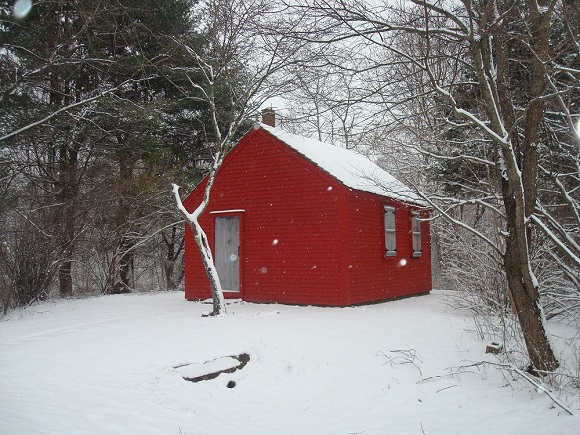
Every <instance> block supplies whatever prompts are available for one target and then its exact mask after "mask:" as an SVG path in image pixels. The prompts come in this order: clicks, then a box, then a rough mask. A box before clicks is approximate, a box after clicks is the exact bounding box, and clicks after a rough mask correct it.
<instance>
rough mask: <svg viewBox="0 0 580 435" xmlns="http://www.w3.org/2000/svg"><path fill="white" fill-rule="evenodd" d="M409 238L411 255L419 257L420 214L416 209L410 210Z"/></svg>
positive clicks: (421, 249)
mask: <svg viewBox="0 0 580 435" xmlns="http://www.w3.org/2000/svg"><path fill="white" fill-rule="evenodd" d="M411 238H412V244H413V257H420V256H421V255H422V254H423V246H422V244H421V215H420V213H419V212H418V211H412V212H411Z"/></svg>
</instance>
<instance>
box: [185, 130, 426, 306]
mask: <svg viewBox="0 0 580 435" xmlns="http://www.w3.org/2000/svg"><path fill="white" fill-rule="evenodd" d="M203 187H204V185H200V186H199V187H198V188H197V189H196V190H194V192H193V193H192V194H191V195H190V196H189V197H188V198H187V199H186V201H185V205H186V207H187V208H188V210H190V211H191V210H192V209H194V208H195V206H197V204H199V201H200V200H201V197H202V195H203ZM384 205H394V206H395V207H396V208H397V211H396V218H397V256H396V257H385V255H384V250H385V245H384V244H385V242H384V232H383V231H384V224H383V213H384ZM232 210H244V211H235V212H232ZM219 211H229V212H225V213H220V212H219ZM216 212H217V213H216ZM232 215H236V216H239V218H240V240H241V243H240V260H241V261H240V293H239V294H237V293H234V294H226V297H228V296H229V297H242V298H243V299H244V300H247V301H252V302H280V303H293V304H312V305H329V306H347V305H352V304H357V303H364V302H371V301H378V300H384V299H389V298H394V297H399V296H406V295H411V294H418V293H425V292H428V291H430V290H431V262H430V246H429V229H428V224H427V223H426V222H423V223H422V224H421V225H422V244H423V255H422V256H421V257H420V258H416V259H415V258H412V252H411V251H412V239H411V233H410V230H411V208H409V207H406V206H404V205H403V204H399V203H396V202H394V201H392V200H390V199H387V198H383V197H380V196H377V195H373V194H370V193H364V192H359V191H352V190H350V189H348V188H346V187H345V186H344V185H342V184H341V183H340V182H338V181H337V180H336V179H334V178H333V177H331V176H330V175H328V174H327V173H325V172H324V171H322V170H320V169H319V168H318V167H316V166H315V165H313V164H312V163H311V162H310V161H308V160H307V159H305V158H304V157H302V156H301V155H299V154H297V153H296V152H294V151H293V150H291V149H290V148H288V147H287V146H286V145H284V144H283V143H281V142H279V141H278V139H276V138H275V137H273V136H271V135H270V134H269V133H267V132H265V131H264V130H262V129H253V130H251V131H250V132H249V133H248V134H247V135H246V136H245V137H244V138H243V139H242V140H241V142H240V143H239V144H238V145H237V146H236V147H235V148H234V150H232V151H231V152H230V154H229V155H228V156H227V157H226V160H225V161H224V164H223V166H222V168H221V169H220V172H219V174H218V177H217V179H216V182H215V185H214V188H213V191H212V195H211V199H210V204H209V207H208V208H207V210H206V211H205V212H204V214H203V215H202V216H201V219H200V222H201V224H202V226H203V228H204V229H205V231H206V233H207V235H208V237H209V239H210V244H211V245H212V249H213V239H214V237H213V234H214V219H215V217H218V216H232ZM185 249H186V254H185V255H186V259H185V267H186V271H185V297H186V298H187V299H191V300H199V299H206V298H209V297H210V289H209V283H208V281H207V278H206V276H205V272H204V270H203V267H202V263H201V259H200V256H199V253H198V251H197V247H196V246H195V242H194V241H193V239H192V233H191V231H190V230H189V228H187V229H186V248H185ZM403 258H404V259H405V260H406V261H407V263H406V264H405V265H402V264H401V259H403Z"/></svg>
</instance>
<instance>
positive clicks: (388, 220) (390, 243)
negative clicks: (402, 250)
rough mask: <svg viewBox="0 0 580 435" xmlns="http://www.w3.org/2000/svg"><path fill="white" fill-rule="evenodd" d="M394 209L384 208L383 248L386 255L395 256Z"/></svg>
mask: <svg viewBox="0 0 580 435" xmlns="http://www.w3.org/2000/svg"><path fill="white" fill-rule="evenodd" d="M395 228H396V221H395V209H394V208H393V207H385V248H386V255H395V254H396V251H397V236H396V231H395Z"/></svg>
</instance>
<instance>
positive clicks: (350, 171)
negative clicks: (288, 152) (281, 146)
mask: <svg viewBox="0 0 580 435" xmlns="http://www.w3.org/2000/svg"><path fill="white" fill-rule="evenodd" d="M260 127H261V128H262V129H264V130H265V131H267V132H268V133H270V134H271V135H272V136H274V137H276V138H277V139H279V140H280V141H282V142H284V143H285V144H286V145H288V146H289V147H290V148H292V149H293V150H294V151H296V152H298V153H299V154H301V155H303V156H304V157H306V158H307V159H308V160H310V161H311V162H312V163H314V164H315V165H316V166H318V167H319V168H320V169H322V170H324V171H325V172H327V173H328V174H330V175H331V176H332V177H334V178H336V179H337V180H338V181H340V182H341V183H342V184H344V185H345V186H346V187H349V188H351V189H354V190H360V191H363V192H369V193H374V194H377V195H381V196H387V197H389V198H393V199H397V200H399V201H403V202H408V203H414V204H417V205H426V204H425V203H424V201H422V200H421V199H420V198H419V196H418V195H417V194H416V193H415V192H413V191H412V190H411V189H410V188H409V187H407V186H406V185H405V184H403V183H402V182H401V181H399V180H397V179H396V178H395V177H393V176H392V175H391V174H389V173H388V172H387V171H385V170H384V169H382V168H381V167H380V166H378V165H377V164H376V163H373V162H372V161H371V160H369V159H368V157H366V156H364V155H362V154H358V153H356V152H354V151H351V150H348V149H346V148H341V147H338V146H335V145H332V144H329V143H326V142H320V141H318V140H316V139H310V138H307V137H304V136H298V135H296V134H293V133H289V132H287V131H284V130H281V129H279V128H275V127H271V126H269V125H266V124H260Z"/></svg>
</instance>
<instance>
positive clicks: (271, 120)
mask: <svg viewBox="0 0 580 435" xmlns="http://www.w3.org/2000/svg"><path fill="white" fill-rule="evenodd" d="M262 124H266V125H269V126H270V127H276V111H275V110H274V108H272V107H267V108H266V109H262Z"/></svg>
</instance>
